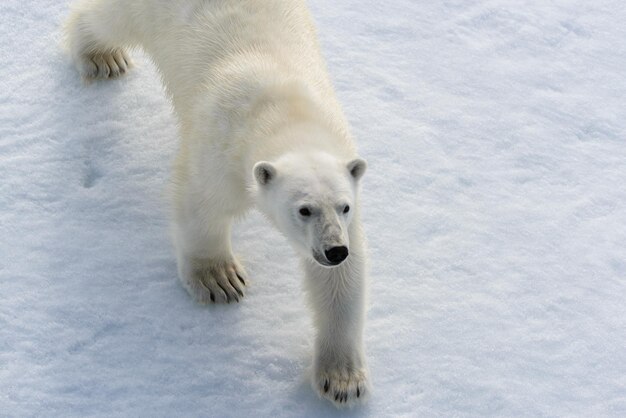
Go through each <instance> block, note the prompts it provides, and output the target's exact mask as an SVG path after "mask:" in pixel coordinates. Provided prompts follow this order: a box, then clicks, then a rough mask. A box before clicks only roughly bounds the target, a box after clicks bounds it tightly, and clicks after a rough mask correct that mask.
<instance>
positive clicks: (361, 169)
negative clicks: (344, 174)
mask: <svg viewBox="0 0 626 418" xmlns="http://www.w3.org/2000/svg"><path fill="white" fill-rule="evenodd" d="M366 169H367V163H366V162H365V160H363V159H361V158H356V159H354V160H352V161H350V162H349V163H348V171H349V172H350V175H351V176H352V177H353V178H354V179H355V180H357V181H358V180H359V179H360V178H361V177H363V174H365V170H366Z"/></svg>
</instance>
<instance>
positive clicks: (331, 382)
mask: <svg viewBox="0 0 626 418" xmlns="http://www.w3.org/2000/svg"><path fill="white" fill-rule="evenodd" d="M314 385H315V389H316V390H317V392H318V394H319V395H320V396H321V397H323V398H326V399H328V400H329V401H331V402H333V404H334V405H335V406H337V407H343V406H348V407H352V406H354V405H356V404H357V403H360V402H363V401H364V400H365V398H366V397H367V395H368V392H369V383H368V379H367V371H366V370H365V369H363V368H361V369H356V370H355V369H352V368H348V367H341V366H337V367H329V368H320V369H319V370H317V372H316V373H315V382H314Z"/></svg>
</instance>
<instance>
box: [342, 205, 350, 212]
mask: <svg viewBox="0 0 626 418" xmlns="http://www.w3.org/2000/svg"><path fill="white" fill-rule="evenodd" d="M348 212H350V206H349V205H346V206H345V207H344V208H343V213H348Z"/></svg>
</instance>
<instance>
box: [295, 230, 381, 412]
mask: <svg viewBox="0 0 626 418" xmlns="http://www.w3.org/2000/svg"><path fill="white" fill-rule="evenodd" d="M359 241H360V240H358V239H357V240H353V239H351V242H352V243H353V244H352V245H351V248H350V256H349V257H348V259H347V260H346V261H345V262H343V264H341V265H339V266H338V267H334V268H326V267H322V266H320V265H318V264H314V262H312V261H306V262H305V271H306V275H307V277H306V282H307V288H308V289H307V290H308V293H309V297H310V299H311V306H312V307H313V311H314V312H313V313H314V318H315V327H316V328H317V337H316V341H315V355H314V361H313V373H314V375H313V386H314V388H315V389H316V391H317V392H318V393H319V395H320V396H322V397H324V398H326V399H328V400H330V401H331V402H333V403H334V404H335V405H336V406H346V405H347V406H352V405H354V404H356V403H358V402H361V401H363V400H364V398H365V397H366V396H367V395H368V392H369V381H368V371H367V364H366V360H365V355H364V350H363V326H364V317H365V292H366V288H365V287H366V279H365V266H364V248H363V245H362V242H359Z"/></svg>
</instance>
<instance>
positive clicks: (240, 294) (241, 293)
mask: <svg viewBox="0 0 626 418" xmlns="http://www.w3.org/2000/svg"><path fill="white" fill-rule="evenodd" d="M235 290H236V291H237V293H239V296H241V297H243V292H242V291H241V290H239V289H237V288H235ZM237 302H239V301H237Z"/></svg>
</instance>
